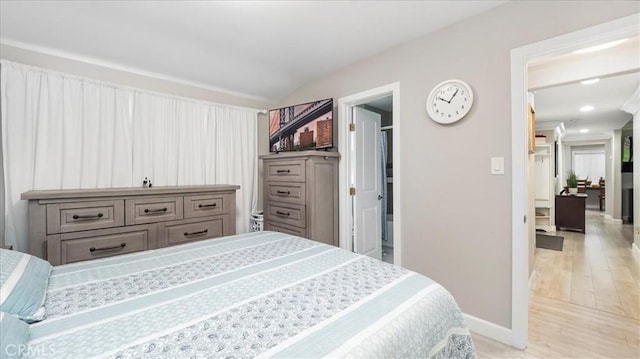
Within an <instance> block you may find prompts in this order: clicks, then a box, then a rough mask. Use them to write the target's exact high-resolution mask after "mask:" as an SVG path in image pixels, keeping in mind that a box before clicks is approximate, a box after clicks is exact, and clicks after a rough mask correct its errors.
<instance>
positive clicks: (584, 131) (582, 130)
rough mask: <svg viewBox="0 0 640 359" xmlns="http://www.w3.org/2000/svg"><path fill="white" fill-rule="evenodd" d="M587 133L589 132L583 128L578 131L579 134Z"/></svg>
mask: <svg viewBox="0 0 640 359" xmlns="http://www.w3.org/2000/svg"><path fill="white" fill-rule="evenodd" d="M587 132H589V129H588V128H583V129H581V130H580V133H587Z"/></svg>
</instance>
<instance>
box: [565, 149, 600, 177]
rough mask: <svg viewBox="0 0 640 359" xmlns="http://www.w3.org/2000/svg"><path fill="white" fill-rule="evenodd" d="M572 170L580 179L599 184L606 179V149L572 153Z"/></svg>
mask: <svg viewBox="0 0 640 359" xmlns="http://www.w3.org/2000/svg"><path fill="white" fill-rule="evenodd" d="M572 154H573V156H572V157H573V158H572V161H571V163H572V167H573V168H572V169H573V171H574V172H575V173H576V176H578V178H579V179H588V180H589V181H592V182H597V181H598V180H599V179H600V178H605V164H604V157H605V156H604V148H602V149H601V150H600V149H593V150H577V151H572Z"/></svg>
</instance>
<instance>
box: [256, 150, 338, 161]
mask: <svg viewBox="0 0 640 359" xmlns="http://www.w3.org/2000/svg"><path fill="white" fill-rule="evenodd" d="M300 157H336V158H337V157H340V153H338V152H331V151H287V152H279V153H272V154H269V155H261V156H259V158H260V159H263V160H276V159H287V158H300Z"/></svg>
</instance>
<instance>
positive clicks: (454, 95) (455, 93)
mask: <svg viewBox="0 0 640 359" xmlns="http://www.w3.org/2000/svg"><path fill="white" fill-rule="evenodd" d="M457 94H458V89H456V92H454V93H453V96H451V98H450V99H449V101H447V102H448V103H451V100H453V98H454V97H456V95H457Z"/></svg>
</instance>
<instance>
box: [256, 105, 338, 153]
mask: <svg viewBox="0 0 640 359" xmlns="http://www.w3.org/2000/svg"><path fill="white" fill-rule="evenodd" d="M329 147H333V99H325V100H320V101H314V102H308V103H304V104H300V105H294V106H289V107H283V108H278V109H274V110H271V111H269V148H270V151H271V152H282V151H301V150H314V149H321V148H329Z"/></svg>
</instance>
